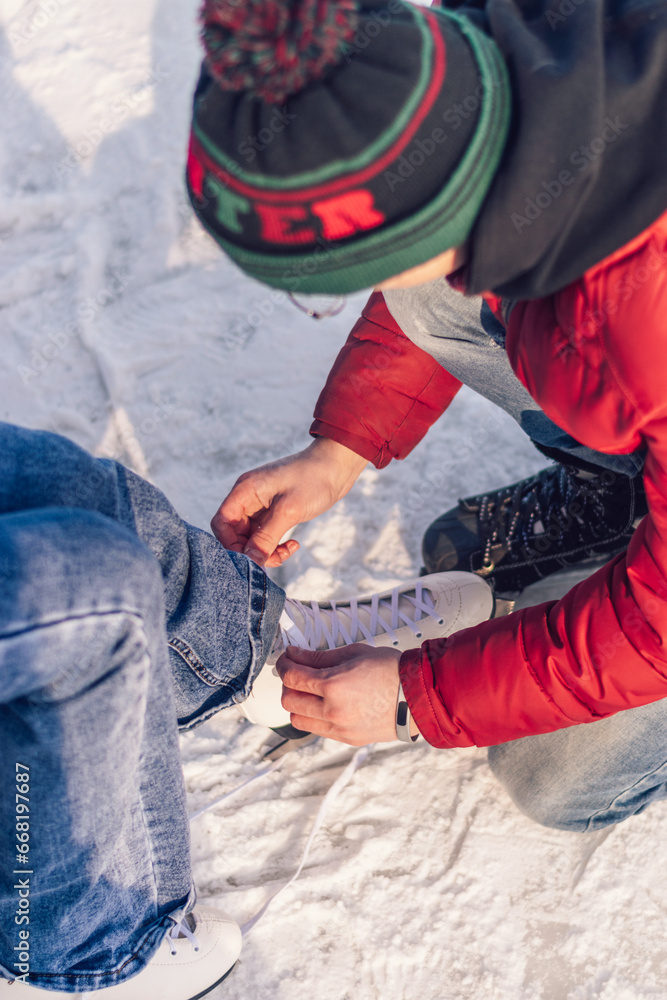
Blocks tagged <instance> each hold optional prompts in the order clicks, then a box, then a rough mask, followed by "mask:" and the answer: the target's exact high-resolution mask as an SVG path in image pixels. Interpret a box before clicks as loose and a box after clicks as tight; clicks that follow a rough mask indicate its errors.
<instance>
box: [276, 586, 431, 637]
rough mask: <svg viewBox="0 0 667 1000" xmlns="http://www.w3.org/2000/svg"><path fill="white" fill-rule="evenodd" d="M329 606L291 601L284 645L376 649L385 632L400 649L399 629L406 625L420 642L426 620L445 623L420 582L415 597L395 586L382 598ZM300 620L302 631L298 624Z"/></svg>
mask: <svg viewBox="0 0 667 1000" xmlns="http://www.w3.org/2000/svg"><path fill="white" fill-rule="evenodd" d="M329 604H330V607H323V606H322V605H320V604H318V603H317V601H311V602H310V604H302V603H301V601H295V600H292V599H291V598H288V599H287V601H286V602H285V608H284V610H283V613H282V615H281V616H280V633H281V638H282V641H283V646H284V647H285V648H287V646H289V645H290V644H291V645H295V646H300V647H301V648H302V649H324V648H328V649H336V648H338V647H339V646H346V645H348V644H349V643H352V642H362V641H366V642H368V643H369V644H370V645H371V646H374V645H375V637H376V636H377V635H378V634H380V633H381V632H384V633H386V634H387V635H388V636H389V637H390V639H391V641H392V644H393V645H394V646H398V644H399V639H398V636H397V635H396V629H398V628H402V627H404V626H406V627H407V628H409V629H410V631H411V632H413V634H414V635H415V637H416V638H418V639H419V638H421V634H422V633H421V631H420V628H419V623H420V622H421V621H423V620H424V619H425V618H427V617H430V618H435V619H436V620H437V621H438V624H439V625H442V624H443V620H442V618H441V617H440V615H439V614H438V612H437V611H436V610H435V604H434V602H433V598H432V597H431V594H430V592H429V591H428V590H427V589H426V588H425V587H422V585H421V583H419V582H417V584H416V586H415V589H414V597H412V596H410V593H405V592H403V593H401V590H400V587H394V589H393V590H392V592H391V595H390V596H388V597H385V598H382V599H380V596H379V594H373V596H372V597H371V598H368V599H364V598H362V599H361V600H359V599H357V598H353V599H352V600H351V601H349V602H346V603H345V604H344V605H342V606H340V607H339V606H338V605H337V604H336V602H335V601H330V602H329ZM290 612H291V614H290ZM295 618H296V620H295ZM299 620H300V621H301V622H302V627H301V628H300V627H299V625H298V624H297V622H298V621H299ZM325 644H326V646H325Z"/></svg>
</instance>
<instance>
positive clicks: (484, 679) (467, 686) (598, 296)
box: [400, 238, 667, 747]
mask: <svg viewBox="0 0 667 1000" xmlns="http://www.w3.org/2000/svg"><path fill="white" fill-rule="evenodd" d="M654 242H655V241H654ZM651 255H652V256H651ZM651 260H653V261H656V260H657V261H658V262H659V263H658V266H657V267H652V265H651ZM633 275H634V276H635V279H636V280H634V282H631V280H630V279H631V278H632V276H633ZM666 308H667V238H665V239H664V240H663V241H662V244H661V246H659V247H658V248H657V249H656V246H655V245H653V246H651V245H650V244H649V245H647V246H646V247H644V248H643V251H642V252H641V253H637V254H633V255H630V257H628V258H626V259H624V260H621V261H619V262H618V266H612V267H608V268H607V269H606V270H605V271H604V273H602V272H601V273H599V274H597V275H596V276H594V280H588V281H586V282H583V281H582V282H580V283H578V284H575V285H574V286H569V287H568V289H567V290H566V292H565V293H563V294H560V295H559V296H558V297H555V298H554V299H550V300H540V301H536V302H530V303H521V304H520V306H519V307H518V311H517V309H516V308H515V311H514V312H513V314H512V319H511V321H510V329H509V331H508V351H509V353H510V358H511V360H512V363H513V366H514V368H515V371H516V372H517V374H518V376H519V377H520V378H521V379H522V381H524V383H525V384H526V386H527V388H528V389H529V391H530V392H531V393H532V395H533V396H534V397H535V398H536V399H537V401H538V402H539V403H540V404H541V405H542V407H543V408H544V409H545V411H546V412H547V413H548V415H549V416H550V417H551V418H552V419H553V420H556V421H558V423H559V424H560V426H563V427H565V428H566V429H567V430H569V432H570V433H572V434H577V435H578V436H579V439H580V440H584V443H586V444H588V445H590V446H591V447H594V448H598V449H599V450H604V451H609V452H613V451H618V452H620V451H630V450H632V449H633V448H636V447H638V446H639V445H640V444H642V443H644V444H645V445H646V447H647V449H648V451H647V459H646V465H645V470H644V481H645V485H646V492H647V498H648V502H649V514H648V515H647V516H646V517H645V518H644V520H643V521H642V523H641V525H640V526H639V527H638V528H637V530H636V531H635V534H634V536H633V538H632V542H631V544H630V546H629V548H628V550H627V553H625V554H623V555H620V556H618V557H616V558H615V559H613V560H612V561H611V562H610V563H608V564H607V565H606V566H604V567H603V568H602V569H600V570H599V571H598V572H597V573H595V574H594V575H593V576H591V577H589V578H588V579H587V580H585V581H583V582H582V583H580V584H579V585H578V586H576V587H574V588H573V589H572V590H570V591H569V593H567V594H566V595H565V596H564V597H563V598H562V599H561V600H560V601H555V602H549V603H546V604H542V605H539V606H537V607H532V608H527V609H525V610H523V611H519V612H517V613H515V614H513V615H510V616H508V617H507V618H501V619H499V620H497V621H491V622H485V623H484V624H482V625H480V626H477V627H475V628H472V629H467V630H465V631H462V632H459V633H458V634H456V635H453V636H451V637H450V638H449V639H446V640H441V641H435V642H427V643H425V644H424V645H423V646H422V648H421V649H417V650H411V651H409V652H407V653H404V654H403V657H402V658H401V668H400V669H401V677H402V681H403V688H404V691H405V693H406V696H407V699H408V702H409V703H410V707H411V710H412V712H413V715H414V717H415V720H416V722H417V725H418V726H419V728H420V730H421V731H422V733H423V734H424V736H425V737H426V739H427V740H428V741H429V742H430V743H432V744H433V745H434V746H438V747H453V746H471V745H474V744H476V745H478V746H488V745H492V744H496V743H502V742H505V741H508V740H513V739H517V738H519V737H523V736H528V735H531V734H535V733H544V732H550V731H552V730H555V729H561V728H565V727H567V726H573V725H577V724H580V723H586V722H593V721H595V720H596V719H601V718H604V717H606V716H609V715H613V714H614V713H616V712H619V711H622V710H624V709H629V708H633V707H636V706H639V705H644V704H648V703H649V702H652V701H657V700H659V699H661V698H665V697H667V399H666V398H665V391H664V378H665V376H664V373H665V370H666V367H665V366H666V364H667V328H666V327H665V324H664V319H663V317H664V315H665V309H666ZM590 317H595V319H594V321H591V322H589V323H588V324H587V325H586V323H585V322H584V321H585V320H586V319H587V318H590ZM513 324H514V330H513V329H512V326H513ZM530 331H539V337H537V335H536V334H533V339H532V341H531V339H530Z"/></svg>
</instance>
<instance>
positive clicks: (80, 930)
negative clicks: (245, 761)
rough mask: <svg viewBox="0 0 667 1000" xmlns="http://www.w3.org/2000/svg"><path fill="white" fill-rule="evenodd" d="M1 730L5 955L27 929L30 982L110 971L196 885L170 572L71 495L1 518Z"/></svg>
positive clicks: (69, 987) (154, 933)
mask: <svg viewBox="0 0 667 1000" xmlns="http://www.w3.org/2000/svg"><path fill="white" fill-rule="evenodd" d="M0 729H1V731H2V754H1V763H2V777H1V779H0V788H1V790H2V794H1V795H0V826H1V828H2V830H3V831H4V835H3V837H2V840H1V841H0V864H1V871H2V882H1V883H0V885H1V888H0V913H1V915H2V919H0V962H1V963H2V966H3V967H4V969H5V971H6V972H9V973H11V974H13V975H20V974H21V973H23V972H25V971H26V970H25V968H17V967H15V965H14V962H15V960H16V952H15V951H14V949H15V947H16V946H17V945H18V944H19V937H18V932H19V930H20V929H25V928H27V929H28V930H29V932H30V937H29V956H30V957H29V962H28V964H29V967H30V980H29V981H30V982H31V983H32V984H33V985H38V986H42V987H45V988H46V987H51V988H52V989H60V990H65V991H67V992H76V991H79V990H91V989H95V988H99V987H101V986H111V985H114V984H115V983H116V982H120V981H122V980H123V979H126V978H127V977H128V976H130V975H131V974H133V973H135V972H137V971H139V970H140V969H141V968H142V967H143V966H144V965H145V963H146V961H148V959H149V958H150V957H151V955H152V953H153V952H154V951H155V949H156V947H157V946H158V945H159V942H160V940H161V938H162V936H163V935H164V928H165V927H166V926H167V925H168V924H169V920H168V914H170V913H172V912H174V911H177V910H178V909H179V908H181V907H184V906H187V905H188V903H189V898H190V894H191V891H192V886H191V881H192V880H191V873H190V852H189V832H188V820H187V813H186V809H185V792H184V787H183V777H182V772H181V769H180V760H179V751H178V739H177V726H176V712H175V707H174V696H173V689H172V686H171V684H170V667H169V661H168V654H167V646H166V636H165V629H164V597H163V582H162V577H161V574H160V571H159V567H158V564H157V562H156V561H155V559H154V557H153V556H152V555H151V553H150V552H149V551H148V549H147V548H146V547H145V546H144V545H143V544H142V543H141V542H140V541H139V540H138V538H137V537H136V536H135V535H133V534H131V533H130V532H129V531H128V530H127V529H126V528H124V527H122V526H121V525H119V524H117V523H114V522H113V521H111V520H109V519H108V518H105V517H103V516H101V515H99V514H96V513H91V512H88V511H84V510H71V509H67V508H61V509H57V508H49V509H35V510H31V511H27V512H23V513H16V514H5V515H3V516H1V517H0ZM17 764H19V765H20V773H21V777H22V778H23V777H25V776H26V775H27V776H28V782H27V784H28V785H29V790H26V788H25V784H21V791H22V792H26V795H25V797H24V799H21V800H16V798H15V793H16V791H17V788H16V765H17ZM25 799H27V800H28V809H29V813H28V820H27V821H28V822H29V824H30V826H29V840H28V846H29V852H28V854H27V864H26V863H22V862H21V860H20V858H21V857H26V855H23V854H21V853H20V852H19V850H18V840H15V838H16V833H15V827H16V824H17V821H18V822H21V823H23V822H26V814H25V811H24V810H21V814H20V815H17V814H16V803H17V801H20V802H21V804H25ZM22 842H25V838H22ZM12 872H18V874H12ZM26 879H27V880H28V884H27V888H29V896H27V897H26V894H25V890H24V892H23V897H24V898H27V900H28V905H29V909H28V910H27V911H26V912H28V916H29V924H23V925H17V924H15V923H14V914H15V913H16V912H17V907H18V904H19V892H18V890H17V887H18V886H20V885H21V882H20V881H19V880H23V883H22V884H23V886H24V887H26V882H25V880H26ZM22 905H23V906H25V903H24V904H22Z"/></svg>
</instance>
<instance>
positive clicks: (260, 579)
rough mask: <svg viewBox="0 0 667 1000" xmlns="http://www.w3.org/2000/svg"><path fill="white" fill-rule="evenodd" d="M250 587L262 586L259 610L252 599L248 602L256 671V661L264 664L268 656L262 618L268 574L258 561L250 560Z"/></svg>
mask: <svg viewBox="0 0 667 1000" xmlns="http://www.w3.org/2000/svg"><path fill="white" fill-rule="evenodd" d="M250 577H251V579H250V587H251V591H252V588H253V586H255V587H256V586H257V585H258V584H259V585H260V586H261V588H262V606H261V608H260V609H259V611H257V612H256V611H255V609H254V608H253V606H252V601H250V602H249V603H248V608H249V611H250V616H249V617H250V628H249V629H248V638H249V640H250V645H251V646H252V651H253V654H254V657H253V659H254V663H253V664H252V667H251V669H252V670H253V672H254V667H255V664H256V663H258V662H259V663H260V664H263V663H264V660H265V659H266V657H265V656H264V644H263V642H262V620H263V618H264V612H265V610H266V597H267V593H268V579H269V578H268V576H267V575H266V573H265V571H264V570H263V569H261V568H260V567H259V566H258V565H257V564H256V563H254V562H252V560H251V561H250Z"/></svg>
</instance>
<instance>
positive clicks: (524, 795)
mask: <svg viewBox="0 0 667 1000" xmlns="http://www.w3.org/2000/svg"><path fill="white" fill-rule="evenodd" d="M515 747H516V744H511V743H510V744H502V745H501V746H497V747H489V752H488V760H489V766H490V768H491V771H492V772H493V774H494V776H495V777H496V778H497V779H498V781H500V783H501V784H502V785H503V786H504V788H505V790H506V792H507V793H508V795H509V796H510V798H511V799H512V801H513V802H514V804H515V806H516V807H517V809H519V810H520V812H522V813H523V814H524V816H527V817H528V819H531V820H533V822H534V823H539V825H540V826H545V827H549V828H550V829H553V830H567V831H568V832H570V833H585V832H586V830H587V829H588V824H589V817H588V816H585V815H582V809H581V803H580V802H577V794H576V788H574V787H573V785H572V783H571V782H569V781H568V780H567V777H565V778H563V777H561V776H560V775H557V774H554V770H553V768H550V767H548V765H547V766H544V767H542V768H540V766H539V764H538V765H537V766H536V765H535V762H533V763H532V764H531V763H530V761H528V760H521V759H519V760H518V761H517V757H519V758H520V753H517V751H516V749H515Z"/></svg>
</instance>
